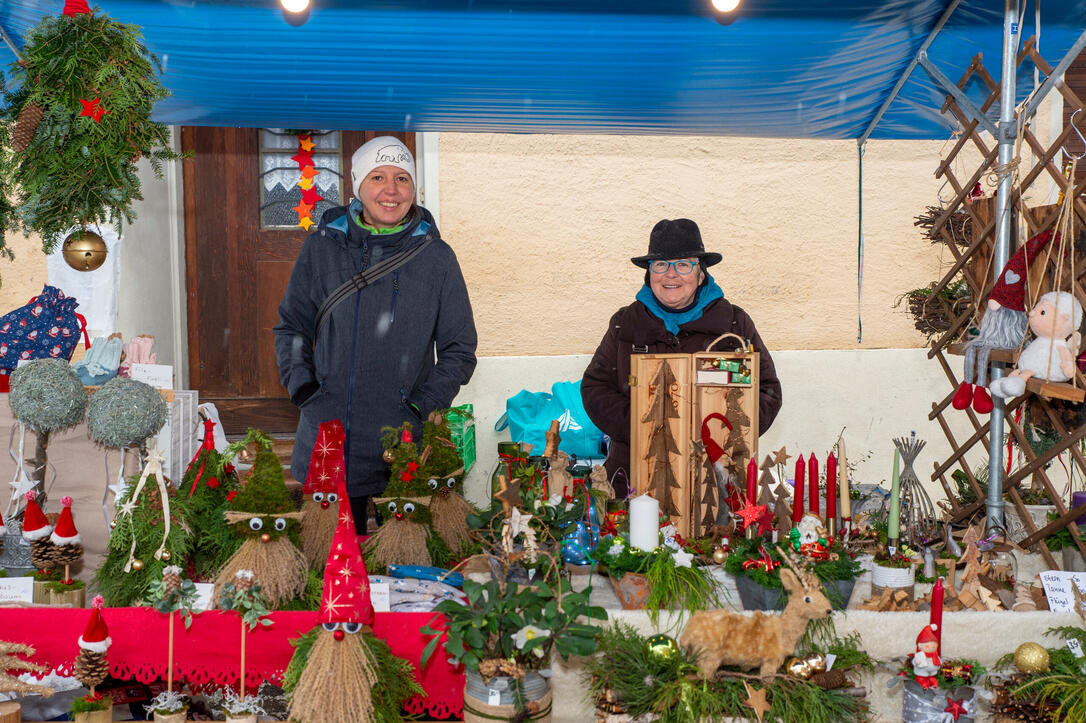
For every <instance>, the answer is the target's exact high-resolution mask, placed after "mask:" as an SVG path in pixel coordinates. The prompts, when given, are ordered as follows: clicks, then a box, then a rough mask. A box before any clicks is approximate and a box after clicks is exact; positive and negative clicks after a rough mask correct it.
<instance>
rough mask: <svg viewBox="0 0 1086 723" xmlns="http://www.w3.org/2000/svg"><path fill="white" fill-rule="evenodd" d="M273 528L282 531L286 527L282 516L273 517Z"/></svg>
mask: <svg viewBox="0 0 1086 723" xmlns="http://www.w3.org/2000/svg"><path fill="white" fill-rule="evenodd" d="M275 529H277V530H278V531H279V532H282V531H283V530H285V529H287V521H286V520H284V519H283V518H282V517H276V518H275Z"/></svg>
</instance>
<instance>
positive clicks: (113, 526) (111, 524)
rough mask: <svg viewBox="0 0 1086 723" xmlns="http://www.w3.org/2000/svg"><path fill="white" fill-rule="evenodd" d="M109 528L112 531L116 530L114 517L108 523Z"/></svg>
mask: <svg viewBox="0 0 1086 723" xmlns="http://www.w3.org/2000/svg"><path fill="white" fill-rule="evenodd" d="M109 526H110V527H111V528H112V529H117V518H116V517H114V518H113V519H112V520H110V521H109Z"/></svg>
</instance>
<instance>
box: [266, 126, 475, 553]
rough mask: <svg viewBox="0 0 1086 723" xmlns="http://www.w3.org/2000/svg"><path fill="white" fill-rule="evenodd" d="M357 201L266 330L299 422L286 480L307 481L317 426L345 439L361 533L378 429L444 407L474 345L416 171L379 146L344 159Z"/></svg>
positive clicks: (376, 482)
mask: <svg viewBox="0 0 1086 723" xmlns="http://www.w3.org/2000/svg"><path fill="white" fill-rule="evenodd" d="M351 182H352V189H353V191H354V193H355V195H356V198H355V199H352V201H351V202H350V204H349V205H347V206H338V207H336V208H332V209H329V210H328V211H326V212H325V213H324V216H323V217H322V218H321V220H320V223H319V224H318V225H317V226H316V227H315V230H314V231H313V232H312V233H311V234H310V235H309V237H308V238H307V239H306V240H305V244H304V245H303V246H302V250H301V252H300V253H299V254H298V259H297V261H296V262H295V264H294V271H293V272H292V274H291V277H290V283H289V284H288V285H287V291H286V294H285V295H284V297H283V301H282V303H280V305H279V323H278V324H277V325H276V326H275V329H274V332H275V356H276V361H277V362H278V364H279V378H280V381H281V382H282V383H283V386H284V387H286V389H287V391H288V392H289V393H290V399H291V401H292V402H293V403H294V404H295V405H296V406H297V407H298V408H299V410H300V412H301V415H300V419H299V421H298V431H297V434H296V436H295V440H294V456H293V459H292V460H291V474H293V476H294V478H295V479H299V480H304V479H305V478H306V471H307V469H308V467H309V458H310V456H311V454H312V451H313V445H314V444H315V442H316V439H317V428H318V427H319V426H320V424H321V422H326V421H329V420H332V419H339V420H341V421H342V422H343V426H344V428H345V431H346V434H347V439H346V444H345V449H344V452H345V455H346V460H347V491H348V493H349V495H350V497H351V506H352V511H353V512H354V518H355V521H356V525H357V526H358V528H359V529H358V531H359V533H360V534H364V533H365V531H366V530H365V526H366V511H365V510H366V503H367V501H368V498H369V497H371V496H373V495H377V494H379V493H381V492H382V491H383V490H384V488H385V485H386V484H387V482H388V466H387V465H386V464H385V462H384V460H382V458H381V453H382V448H381V444H380V438H381V428H382V427H386V426H393V427H396V426H399V425H400V424H402V423H403V422H405V421H410V422H412V423H413V424H415V425H416V426H418V425H419V424H420V423H421V422H422V420H424V419H426V417H427V416H428V415H429V414H430V412H432V411H434V410H435V409H442V408H444V407H448V406H450V404H451V403H452V400H453V397H455V396H456V393H457V391H458V390H459V389H460V387H461V385H463V384H466V383H467V382H468V380H469V379H471V375H472V372H473V371H474V369H475V347H476V342H477V337H476V333H475V322H474V319H473V317H472V312H471V303H470V301H469V300H468V292H467V287H466V286H465V284H464V277H463V274H462V273H461V271H460V265H459V264H458V263H457V261H456V254H455V253H453V250H452V248H450V247H449V245H448V244H447V243H445V242H444V241H443V240H442V239H441V237H440V234H439V233H438V229H437V226H436V225H435V224H434V218H433V216H432V215H431V214H430V212H429V211H427V210H426V209H425V208H423V207H421V206H419V205H417V204H416V203H415V160H414V157H413V156H412V155H411V151H410V150H409V149H408V148H407V146H405V145H404V144H403V142H402V141H400V140H399V139H398V138H394V137H392V136H381V137H378V138H374V139H373V140H371V141H369V142H368V143H366V144H364V145H363V146H362V147H360V148H359V149H358V150H357V151H355V153H354V155H353V156H352V158H351Z"/></svg>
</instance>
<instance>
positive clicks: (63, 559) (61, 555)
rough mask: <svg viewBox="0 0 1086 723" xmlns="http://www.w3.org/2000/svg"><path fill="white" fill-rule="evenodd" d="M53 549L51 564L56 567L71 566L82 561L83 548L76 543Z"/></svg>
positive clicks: (55, 546) (57, 546) (56, 546)
mask: <svg viewBox="0 0 1086 723" xmlns="http://www.w3.org/2000/svg"><path fill="white" fill-rule="evenodd" d="M53 548H54V550H53V562H54V563H56V564H58V565H72V564H74V563H77V562H79V561H80V560H82V559H83V546H82V545H80V544H78V543H76V544H74V545H54V546H53Z"/></svg>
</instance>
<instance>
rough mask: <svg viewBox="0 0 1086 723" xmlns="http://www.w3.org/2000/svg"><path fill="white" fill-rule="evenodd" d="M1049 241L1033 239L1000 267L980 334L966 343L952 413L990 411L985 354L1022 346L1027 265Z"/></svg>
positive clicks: (1046, 236) (1046, 235) (1042, 236)
mask: <svg viewBox="0 0 1086 723" xmlns="http://www.w3.org/2000/svg"><path fill="white" fill-rule="evenodd" d="M1052 237H1053V233H1052V232H1051V231H1046V232H1044V233H1042V234H1038V235H1036V236H1034V237H1033V238H1031V239H1030V240H1029V241H1027V242H1026V244H1025V245H1024V246H1023V247H1022V248H1020V249H1018V251H1016V252H1015V253H1014V255H1013V256H1011V258H1010V260H1009V261H1007V265H1006V266H1004V267H1003V272H1002V273H1001V274H1000V275H999V279H998V280H997V281H996V283H995V286H994V287H992V293H991V294H990V295H989V296H988V305H987V309H986V310H985V312H984V316H983V317H982V318H981V320H980V331H979V332H978V333H977V336H976V337H974V338H972V339H970V340H968V341H967V342H965V369H964V378H965V381H963V382H962V383H961V385H960V386H959V387H958V391H956V392H955V393H954V398H953V399H952V400H951V404H952V405H953V406H954V408H955V409H962V410H964V409H968V408H969V405H970V403H972V405H973V410H974V411H975V412H977V413H978V414H988V413H989V412H991V411H992V397H991V395H990V394H989V393H988V390H987V389H985V387H986V386H987V385H988V354H989V352H991V351H992V350H993V349H1009V350H1015V349H1018V347H1019V346H1020V345H1021V344H1022V339H1023V338H1025V335H1026V322H1027V317H1026V275H1027V274H1028V273H1029V265H1030V263H1031V262H1032V261H1033V260H1034V259H1035V258H1037V256H1038V255H1040V253H1041V251H1043V250H1044V247H1045V246H1046V245H1047V244H1048V242H1049V241H1050V240H1052ZM974 380H975V381H976V386H975V387H974V385H973V382H974Z"/></svg>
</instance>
